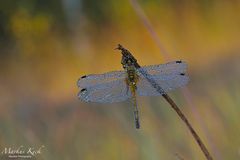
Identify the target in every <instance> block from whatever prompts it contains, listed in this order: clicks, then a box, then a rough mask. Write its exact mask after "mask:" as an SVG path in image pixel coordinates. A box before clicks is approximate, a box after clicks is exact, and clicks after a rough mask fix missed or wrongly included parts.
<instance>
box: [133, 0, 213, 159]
mask: <svg viewBox="0 0 240 160" xmlns="http://www.w3.org/2000/svg"><path fill="white" fill-rule="evenodd" d="M130 2H131V4H132V7H133V8H134V10H135V12H136V14H137V15H138V17H139V18H140V19H141V21H142V23H143V24H144V26H145V27H146V29H147V31H148V32H149V33H150V35H151V37H152V38H153V40H154V41H155V42H156V44H157V46H158V48H159V49H160V52H161V53H162V54H163V56H164V58H165V59H167V60H169V59H170V58H169V54H168V52H167V51H166V49H165V48H164V47H163V45H162V43H161V40H160V38H159V37H158V36H157V33H156V32H155V30H154V29H153V27H152V25H151V23H150V21H149V20H148V18H147V16H146V15H145V14H144V11H143V10H142V8H141V6H140V5H139V3H138V2H137V0H130ZM185 90H187V89H185ZM187 91H188V90H187ZM182 92H183V93H185V91H184V90H183V91H182ZM188 92H189V91H188ZM185 95H186V94H184V96H185ZM167 97H169V96H168V95H167ZM164 98H165V97H164ZM165 99H166V100H167V101H168V102H169V103H170V102H171V101H172V102H173V100H172V99H171V98H170V97H169V98H165ZM185 99H187V100H188V98H187V97H186V96H185ZM187 102H189V101H187ZM170 104H171V103H170ZM171 106H172V108H173V109H174V110H175V111H176V112H177V113H178V115H179V116H180V117H181V115H182V117H181V119H182V120H183V121H184V122H185V124H186V125H187V127H188V128H189V130H190V131H191V133H192V135H193V137H194V138H195V140H196V141H197V143H198V145H199V146H200V148H201V150H202V151H203V152H204V155H205V156H206V158H207V159H208V160H212V156H211V155H210V153H209V151H208V150H207V148H206V147H205V145H204V144H203V142H202V141H201V139H200V137H199V136H198V135H197V134H196V132H195V131H194V129H193V128H192V126H191V125H190V123H189V122H188V120H187V119H186V117H185V116H184V114H183V113H182V112H181V110H180V109H179V108H178V107H177V105H176V104H175V103H174V102H173V104H171ZM178 111H179V112H178Z"/></svg>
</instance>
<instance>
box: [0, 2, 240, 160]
mask: <svg viewBox="0 0 240 160" xmlns="http://www.w3.org/2000/svg"><path fill="white" fill-rule="evenodd" d="M138 2H139V5H140V6H141V7H142V9H143V10H144V12H145V14H146V15H147V17H148V20H149V21H150V22H151V24H152V26H153V28H154V29H155V30H156V33H157V36H159V38H160V39H161V45H162V46H164V48H165V50H166V51H167V53H168V56H169V57H171V58H170V60H179V59H181V60H185V61H187V63H188V73H189V76H190V82H189V84H188V86H187V88H188V91H187V92H184V90H183V91H181V90H180V89H179V90H177V91H174V92H171V93H170V96H171V97H172V98H173V99H174V101H175V102H176V103H177V104H178V105H179V106H180V108H181V109H182V111H183V112H184V113H185V114H186V116H187V117H188V119H189V120H190V121H191V123H192V125H193V126H194V128H195V129H196V131H197V132H198V133H199V135H200V137H201V138H202V139H203V141H204V142H205V144H206V145H207V148H208V149H209V151H210V152H211V153H212V155H213V157H214V158H215V159H218V160H226V159H228V160H237V159H240V125H239V122H240V63H239V60H240V54H239V51H240V1H238V0H199V1H194V0H179V1H178V0H155V1H154V0H148V1H147V0H139V1H138ZM118 43H120V44H122V45H123V46H124V47H126V48H128V49H129V50H130V51H131V52H132V53H133V54H134V56H135V57H136V58H137V59H138V62H139V63H140V64H141V65H150V64H159V63H165V62H166V59H165V58H164V54H165V53H162V52H161V51H159V48H158V45H156V41H155V40H153V39H152V37H151V36H150V34H149V31H148V30H147V29H146V28H145V27H144V25H143V22H142V20H141V18H139V17H138V16H137V14H136V12H135V10H134V5H132V4H131V3H130V1H128V0H122V1H116V0H102V1H100V0H61V1H58V0H31V1H30V0H15V1H0V151H1V152H2V150H3V149H4V148H5V147H12V148H14V147H15V148H16V147H19V146H21V145H22V146H24V147H35V148H38V147H39V146H42V145H44V146H45V147H44V148H43V149H42V153H41V154H40V155H38V156H37V157H36V159H44V160H45V159H47V160H48V159H51V160H54V159H56V160H59V159H63V160H72V159H79V160H96V159H99V160H115V159H117V160H120V159H121V160H159V159H162V160H179V159H181V158H184V159H186V160H195V159H196V160H198V159H205V157H204V156H203V154H202V152H201V151H200V149H199V147H198V146H197V144H196V142H195V141H194V139H193V138H192V136H191V134H190V132H189V131H188V130H187V128H186V127H185V125H184V123H182V121H181V120H180V119H179V117H177V115H176V113H175V112H174V111H173V110H172V109H171V108H170V106H169V104H167V103H166V102H165V100H164V99H163V98H162V97H138V102H139V106H140V118H141V127H142V128H141V129H140V130H136V129H135V127H134V121H133V114H132V110H133V108H132V106H131V103H130V102H123V103H114V104H107V105H103V104H90V103H84V102H82V101H80V100H78V98H77V93H78V88H77V85H76V82H77V80H78V78H79V77H80V76H82V75H85V74H91V73H104V72H108V71H112V70H121V69H122V66H121V64H120V60H121V55H120V52H119V51H116V50H114V48H115V47H116V45H117V44H118ZM184 93H185V94H184ZM186 93H187V94H186Z"/></svg>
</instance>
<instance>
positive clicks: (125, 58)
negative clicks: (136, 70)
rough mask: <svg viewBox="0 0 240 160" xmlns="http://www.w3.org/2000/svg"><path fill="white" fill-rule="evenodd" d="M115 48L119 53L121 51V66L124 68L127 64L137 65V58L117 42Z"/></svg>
mask: <svg viewBox="0 0 240 160" xmlns="http://www.w3.org/2000/svg"><path fill="white" fill-rule="evenodd" d="M116 49H118V50H121V53H122V62H121V63H122V65H123V68H126V67H128V66H136V65H137V60H136V59H135V58H134V57H133V55H132V54H131V53H130V52H129V51H128V50H127V49H125V48H124V47H123V46H122V45H121V44H118V47H117V48H116Z"/></svg>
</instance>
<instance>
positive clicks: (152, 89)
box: [137, 61, 189, 96]
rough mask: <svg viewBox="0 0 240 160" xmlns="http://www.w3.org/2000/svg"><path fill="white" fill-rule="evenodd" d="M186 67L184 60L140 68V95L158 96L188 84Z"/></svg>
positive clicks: (138, 85)
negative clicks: (159, 89)
mask: <svg viewBox="0 0 240 160" xmlns="http://www.w3.org/2000/svg"><path fill="white" fill-rule="evenodd" d="M186 68H187V64H186V63H185V62H182V61H174V62H169V63H166V64H160V65H151V66H145V67H142V68H139V69H138V72H139V73H138V75H139V80H138V82H137V93H138V95H140V96H158V95H161V94H163V93H165V92H169V91H171V90H173V89H176V88H178V87H182V86H184V85H186V84H187V83H188V81H189V78H188V76H187V75H186V74H185V72H186ZM156 85H158V86H160V87H161V89H162V90H163V91H157V89H156V88H157V87H156Z"/></svg>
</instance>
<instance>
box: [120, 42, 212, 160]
mask: <svg viewBox="0 0 240 160" xmlns="http://www.w3.org/2000/svg"><path fill="white" fill-rule="evenodd" d="M116 49H119V50H121V51H122V55H123V57H126V58H130V59H131V60H132V61H133V62H134V66H135V67H136V68H138V69H140V68H141V66H140V65H139V64H138V62H137V60H136V58H135V57H134V56H133V55H132V54H131V53H130V52H129V51H128V50H127V49H125V48H124V47H123V46H121V45H120V44H119V45H118V47H117V48H116ZM139 71H140V72H141V74H143V76H144V77H145V78H146V79H147V80H148V81H149V82H150V84H151V85H152V86H153V88H155V89H156V91H157V92H159V93H160V94H161V95H162V96H163V97H164V98H165V100H166V101H167V102H168V103H169V104H170V106H171V107H172V108H173V109H174V110H175V111H176V112H177V114H178V116H179V117H180V118H181V119H182V120H183V122H184V123H185V124H186V125H187V127H188V129H189V130H190V132H191V134H192V135H193V137H194V139H195V140H196V142H197V144H198V145H199V147H200V148H201V150H202V152H203V153H204V155H205V156H206V158H207V160H213V158H212V156H211V155H210V153H209V152H208V150H207V148H206V146H205V145H204V143H203V142H202V140H201V139H200V137H199V136H198V134H197V133H196V131H195V130H194V129H193V127H192V125H191V124H190V123H189V121H188V120H187V118H186V116H185V115H184V114H183V112H182V111H181V110H180V109H179V107H178V106H177V105H176V103H175V102H174V101H173V100H172V99H171V98H170V97H169V96H168V95H167V93H166V92H165V91H164V90H163V89H162V88H161V86H159V85H158V84H157V83H156V81H155V80H154V79H152V78H150V77H149V74H148V73H147V72H146V71H144V70H141V69H140V70H139Z"/></svg>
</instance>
